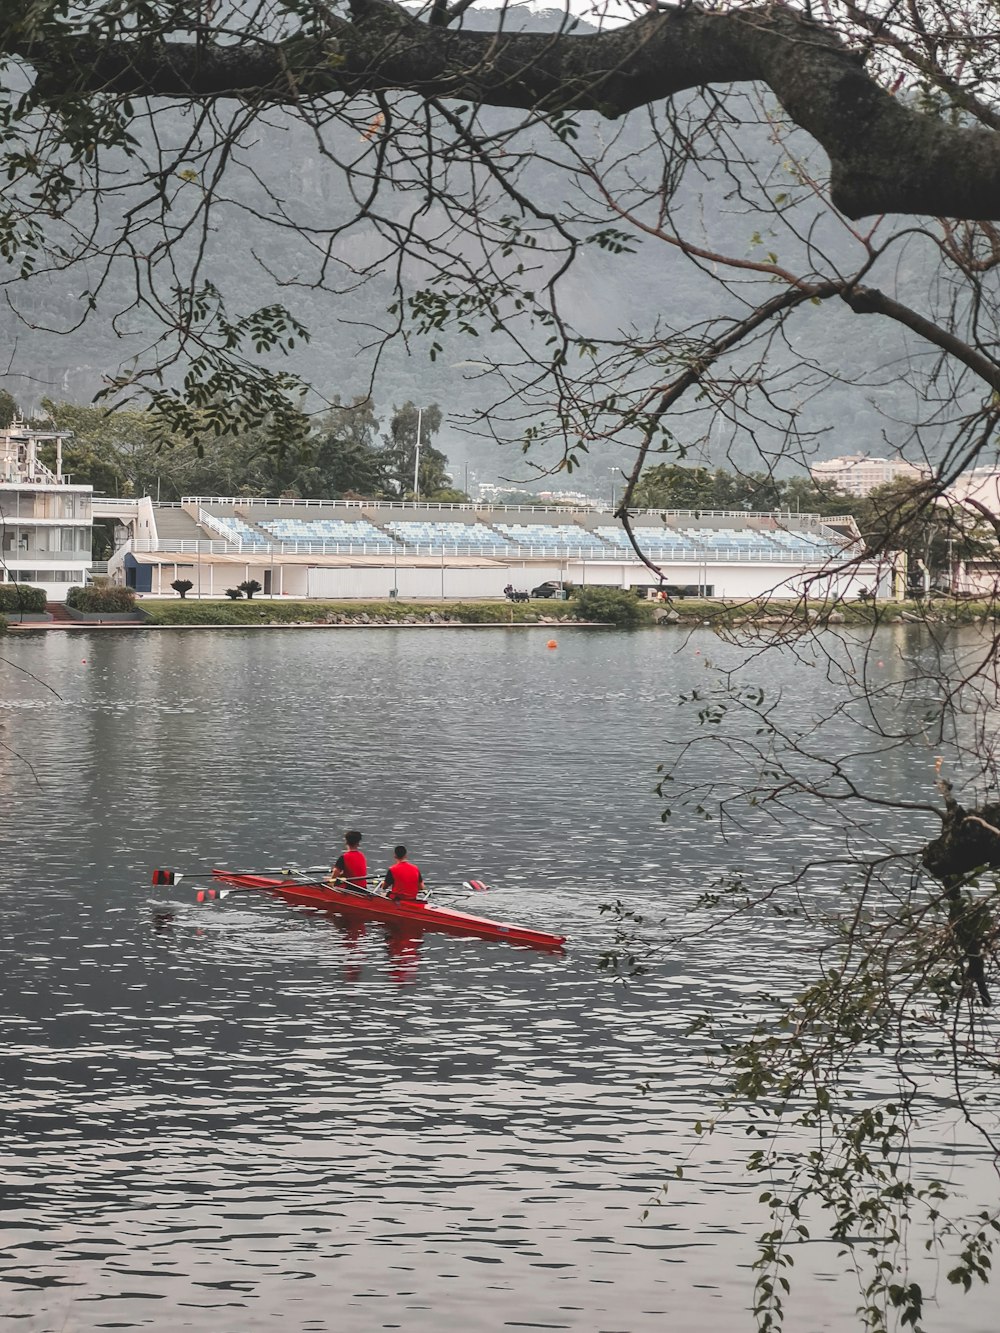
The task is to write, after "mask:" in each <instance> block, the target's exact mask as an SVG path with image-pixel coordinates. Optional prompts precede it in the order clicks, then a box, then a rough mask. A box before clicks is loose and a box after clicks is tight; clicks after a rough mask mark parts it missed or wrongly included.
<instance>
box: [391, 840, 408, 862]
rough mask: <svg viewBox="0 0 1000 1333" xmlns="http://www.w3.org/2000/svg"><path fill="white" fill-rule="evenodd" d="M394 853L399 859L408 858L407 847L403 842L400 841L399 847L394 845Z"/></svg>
mask: <svg viewBox="0 0 1000 1333" xmlns="http://www.w3.org/2000/svg"><path fill="white" fill-rule="evenodd" d="M392 854H393V856H394V857H395V858H396V860H397V861H405V860H406V848H405V847H404V846H403V844H402V843H400V844H399V846H398V847H393V849H392Z"/></svg>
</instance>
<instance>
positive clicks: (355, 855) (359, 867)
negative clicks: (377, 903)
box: [340, 847, 368, 889]
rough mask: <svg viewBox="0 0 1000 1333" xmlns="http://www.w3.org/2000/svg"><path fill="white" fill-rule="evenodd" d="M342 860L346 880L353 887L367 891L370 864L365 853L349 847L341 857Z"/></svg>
mask: <svg viewBox="0 0 1000 1333" xmlns="http://www.w3.org/2000/svg"><path fill="white" fill-rule="evenodd" d="M340 860H341V861H343V863H344V871H343V874H344V878H345V879H346V880H348V881H349V882H350V883H351V885H352V887H354V888H358V889H367V887H368V862H367V861H366V860H365V854H364V852H359V851H356V850H355V849H354V848H353V847H349V848H348V849H347V851H346V852H344V853H343V855H342V856H341V857H340Z"/></svg>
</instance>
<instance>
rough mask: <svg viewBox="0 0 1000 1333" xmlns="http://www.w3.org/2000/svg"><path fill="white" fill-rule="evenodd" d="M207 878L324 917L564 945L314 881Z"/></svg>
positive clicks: (218, 874) (534, 933) (556, 938)
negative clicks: (328, 914) (312, 909)
mask: <svg viewBox="0 0 1000 1333" xmlns="http://www.w3.org/2000/svg"><path fill="white" fill-rule="evenodd" d="M212 877H213V878H214V879H215V881H216V882H217V883H219V884H226V885H229V886H230V887H232V888H237V889H256V890H258V891H260V892H261V893H267V894H271V895H272V896H274V897H277V898H281V899H282V900H283V901H284V902H287V903H293V904H295V905H297V906H303V907H317V908H320V909H321V910H323V911H327V912H341V913H344V914H345V915H349V916H359V917H364V918H366V919H367V920H369V921H384V922H386V923H388V924H389V925H406V926H407V927H409V928H411V929H417V930H438V931H445V932H446V933H447V934H449V935H475V936H477V937H478V938H480V939H484V940H503V941H504V942H505V943H507V944H523V945H527V946H528V947H529V948H532V949H552V950H556V949H561V948H562V947H563V945H564V944H565V943H566V937H565V935H552V934H549V933H548V932H547V931H543V930H529V929H528V928H527V927H526V926H515V925H511V924H509V923H508V922H506V921H491V920H489V919H488V918H487V917H482V916H473V915H472V913H471V912H458V911H456V910H455V909H454V908H451V907H439V906H438V905H437V904H436V903H424V902H393V900H392V899H391V898H384V897H382V895H381V894H377V893H369V892H366V891H364V890H361V889H349V888H345V887H343V886H340V885H330V884H325V883H323V882H321V881H319V880H296V879H294V878H286V877H284V876H281V877H279V876H273V875H249V874H240V873H237V872H235V871H233V872H230V871H226V870H213V871H212Z"/></svg>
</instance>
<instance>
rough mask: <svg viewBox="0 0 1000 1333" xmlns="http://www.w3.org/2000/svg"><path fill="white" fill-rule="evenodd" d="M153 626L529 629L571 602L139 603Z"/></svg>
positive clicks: (563, 614) (561, 614) (566, 613)
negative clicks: (426, 626) (488, 627)
mask: <svg viewBox="0 0 1000 1333" xmlns="http://www.w3.org/2000/svg"><path fill="white" fill-rule="evenodd" d="M140 606H141V609H142V612H143V615H144V616H145V617H146V618H147V619H148V620H149V621H150V623H151V624H154V625H441V624H445V625H446V624H457V625H528V624H538V623H548V622H551V621H555V620H569V619H572V618H573V617H574V615H575V612H574V611H573V604H572V603H571V602H555V601H537V602H496V601H490V602H472V601H470V602H397V601H391V602H390V601H385V602H359V601H340V602H316V601H309V602H286V601H271V600H270V599H269V598H266V597H265V598H256V597H255V598H254V599H253V600H252V601H249V602H246V601H240V602H232V601H228V600H226V601H210V602H209V601H200V602H199V601H193V600H191V599H189V598H185V599H184V600H183V601H182V600H178V601H176V602H172V601H171V602H166V601H164V602H158V601H143V602H142V603H140Z"/></svg>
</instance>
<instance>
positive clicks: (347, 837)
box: [344, 828, 361, 847]
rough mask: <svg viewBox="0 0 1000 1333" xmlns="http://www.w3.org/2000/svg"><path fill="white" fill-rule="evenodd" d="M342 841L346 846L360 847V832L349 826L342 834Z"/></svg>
mask: <svg viewBox="0 0 1000 1333" xmlns="http://www.w3.org/2000/svg"><path fill="white" fill-rule="evenodd" d="M344 842H345V843H346V844H347V846H348V847H360V846H361V834H360V833H359V832H358V830H357V829H356V828H349V829H348V830H347V832H346V833H345V834H344Z"/></svg>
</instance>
